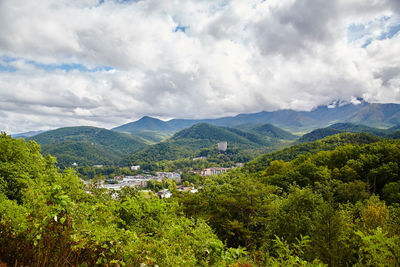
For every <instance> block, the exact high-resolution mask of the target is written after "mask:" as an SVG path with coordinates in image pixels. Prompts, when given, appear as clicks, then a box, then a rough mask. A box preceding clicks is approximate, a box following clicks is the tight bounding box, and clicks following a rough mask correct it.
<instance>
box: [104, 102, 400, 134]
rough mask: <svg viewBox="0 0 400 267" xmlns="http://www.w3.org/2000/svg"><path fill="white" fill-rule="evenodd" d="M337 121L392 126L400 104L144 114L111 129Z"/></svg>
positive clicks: (294, 126)
mask: <svg viewBox="0 0 400 267" xmlns="http://www.w3.org/2000/svg"><path fill="white" fill-rule="evenodd" d="M337 122H351V123H355V124H364V125H366V126H371V127H378V128H389V127H392V126H395V125H397V124H400V104H379V103H368V102H365V101H360V103H359V104H352V103H348V104H335V106H333V105H330V106H320V107H317V108H316V109H313V110H311V111H295V110H289V109H288V110H278V111H262V112H258V113H250V114H239V115H237V116H233V117H223V118H217V119H201V120H185V119H172V120H169V121H162V120H159V119H156V118H152V117H148V116H145V117H143V118H141V119H139V120H137V121H134V122H130V123H127V124H124V125H121V126H118V127H115V128H113V129H112V130H114V131H118V132H130V133H135V132H141V131H144V130H152V131H161V132H166V133H173V132H176V131H179V130H182V129H184V128H187V127H190V126H192V125H194V124H197V123H209V124H212V125H216V126H227V127H235V126H239V125H243V124H266V123H269V124H273V125H275V126H277V127H280V128H283V129H288V130H290V131H292V132H308V131H310V130H313V129H316V128H322V127H327V126H329V125H331V124H334V123H337Z"/></svg>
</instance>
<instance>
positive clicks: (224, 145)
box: [218, 141, 228, 151]
mask: <svg viewBox="0 0 400 267" xmlns="http://www.w3.org/2000/svg"><path fill="white" fill-rule="evenodd" d="M227 148H228V142H226V141H223V142H219V143H218V150H219V151H226V149H227Z"/></svg>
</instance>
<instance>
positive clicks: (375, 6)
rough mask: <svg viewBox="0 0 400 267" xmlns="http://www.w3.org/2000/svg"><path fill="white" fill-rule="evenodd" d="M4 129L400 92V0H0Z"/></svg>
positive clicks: (389, 98)
mask: <svg viewBox="0 0 400 267" xmlns="http://www.w3.org/2000/svg"><path fill="white" fill-rule="evenodd" d="M0 25H1V27H0V131H7V132H8V133H18V132H26V131H32V130H46V129H55V128H58V127H62V126H73V125H90V126H97V127H106V128H112V127H115V126H118V125H121V124H124V123H128V122H131V121H134V120H137V119H139V118H141V117H142V116H144V115H148V116H152V117H157V118H161V119H166V118H193V119H200V118H216V117H223V116H230V115H236V114H238V113H252V112H259V111H262V110H265V111H273V110H280V109H294V110H311V109H312V108H315V107H317V106H319V105H329V104H331V103H332V102H333V101H336V100H339V101H343V102H347V103H349V102H353V103H357V102H358V101H359V100H357V98H363V99H364V100H366V101H368V102H378V103H387V102H392V103H400V54H399V51H400V1H399V0H379V1H366V0H329V1H327V0H284V1H282V0H267V1H261V0H257V1H256V0H249V1H239V0H238V1H226V0H224V1H218V0H202V1H198V0H185V1H183V0H177V1H160V0H142V1H133V0H131V1H128V0H125V1H124V0H100V1H99V0H79V1H77V0H57V1H53V0H41V1H31V0H2V1H0Z"/></svg>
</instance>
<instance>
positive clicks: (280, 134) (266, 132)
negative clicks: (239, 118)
mask: <svg viewBox="0 0 400 267" xmlns="http://www.w3.org/2000/svg"><path fill="white" fill-rule="evenodd" d="M237 128H240V129H245V130H247V131H250V132H254V133H256V134H258V135H261V136H264V137H270V138H277V139H283V140H295V139H297V138H298V136H296V135H294V134H292V133H291V132H289V131H285V130H283V129H281V128H278V127H276V126H274V125H272V124H269V123H266V124H261V125H260V124H255V125H252V124H251V125H240V126H238V127H237Z"/></svg>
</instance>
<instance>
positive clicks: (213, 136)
mask: <svg viewBox="0 0 400 267" xmlns="http://www.w3.org/2000/svg"><path fill="white" fill-rule="evenodd" d="M222 141H227V142H228V148H229V149H231V148H239V149H241V150H254V151H262V150H263V149H271V147H272V146H275V145H278V144H279V143H280V142H281V140H280V139H278V138H271V137H269V136H262V135H259V134H257V133H255V132H250V131H247V130H240V129H237V128H229V127H219V126H214V125H211V124H207V123H198V124H195V125H193V126H191V127H189V128H187V129H184V130H181V131H179V132H177V133H175V134H174V135H173V136H172V137H171V138H169V139H166V140H164V141H163V142H160V143H158V144H155V145H152V146H149V147H146V148H144V149H143V150H142V151H139V152H137V153H134V154H132V155H129V156H128V157H127V159H126V160H125V162H130V163H135V164H138V162H143V161H144V162H150V161H153V162H154V161H161V160H176V159H182V158H185V157H195V156H199V153H200V151H201V150H203V149H209V148H212V147H214V148H216V147H217V143H218V142H222Z"/></svg>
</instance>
